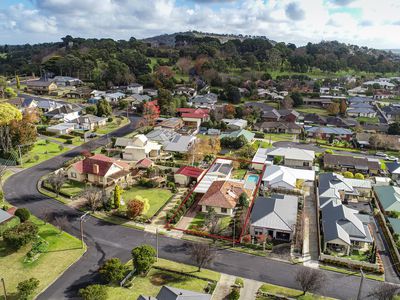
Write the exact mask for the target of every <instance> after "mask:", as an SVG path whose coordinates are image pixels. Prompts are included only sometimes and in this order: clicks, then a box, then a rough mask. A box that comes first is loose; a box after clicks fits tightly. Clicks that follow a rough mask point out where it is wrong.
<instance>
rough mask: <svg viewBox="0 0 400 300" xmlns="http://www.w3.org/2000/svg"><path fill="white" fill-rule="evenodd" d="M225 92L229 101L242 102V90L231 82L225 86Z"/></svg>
mask: <svg viewBox="0 0 400 300" xmlns="http://www.w3.org/2000/svg"><path fill="white" fill-rule="evenodd" d="M224 92H225V96H226V100H227V101H229V102H231V103H234V104H238V103H240V91H239V89H238V88H237V87H236V86H233V85H231V84H229V85H228V86H227V87H226V88H225V90H224Z"/></svg>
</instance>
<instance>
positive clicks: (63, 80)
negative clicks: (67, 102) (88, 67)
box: [52, 76, 83, 86]
mask: <svg viewBox="0 0 400 300" xmlns="http://www.w3.org/2000/svg"><path fill="white" fill-rule="evenodd" d="M52 80H53V81H54V82H55V83H56V84H57V86H78V85H82V84H83V82H82V80H80V79H79V78H74V77H70V76H55V77H54V78H53V79H52Z"/></svg>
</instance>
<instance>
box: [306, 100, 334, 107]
mask: <svg viewBox="0 0 400 300" xmlns="http://www.w3.org/2000/svg"><path fill="white" fill-rule="evenodd" d="M332 103H333V101H332V100H331V99H325V98H319V99H315V98H303V104H304V105H309V106H318V107H322V108H327V107H328V106H329V105H331V104H332Z"/></svg>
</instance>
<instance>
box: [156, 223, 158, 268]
mask: <svg viewBox="0 0 400 300" xmlns="http://www.w3.org/2000/svg"><path fill="white" fill-rule="evenodd" d="M156 255H157V261H158V227H157V228H156Z"/></svg>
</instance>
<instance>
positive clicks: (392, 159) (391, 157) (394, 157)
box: [386, 156, 399, 161]
mask: <svg viewBox="0 0 400 300" xmlns="http://www.w3.org/2000/svg"><path fill="white" fill-rule="evenodd" d="M386 159H387V160H390V161H398V160H399V158H398V157H396V156H388V157H387V158H386Z"/></svg>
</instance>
